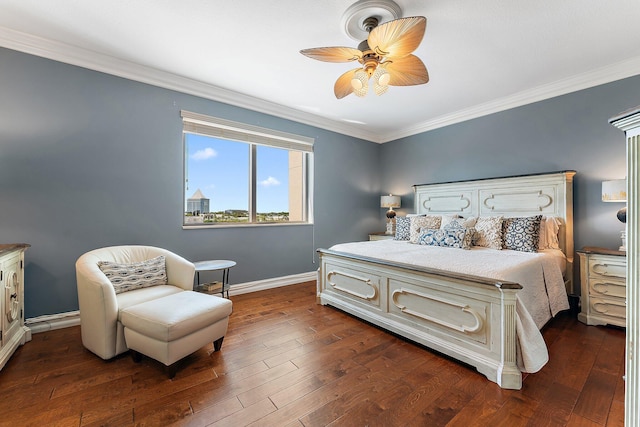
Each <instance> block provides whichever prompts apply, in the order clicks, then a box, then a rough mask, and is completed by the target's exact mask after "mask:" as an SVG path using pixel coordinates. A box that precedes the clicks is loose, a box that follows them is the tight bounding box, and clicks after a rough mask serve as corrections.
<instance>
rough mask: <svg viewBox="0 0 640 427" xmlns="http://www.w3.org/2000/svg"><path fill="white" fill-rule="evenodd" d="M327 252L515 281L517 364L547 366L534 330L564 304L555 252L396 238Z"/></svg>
mask: <svg viewBox="0 0 640 427" xmlns="http://www.w3.org/2000/svg"><path fill="white" fill-rule="evenodd" d="M331 250H334V251H340V252H347V253H352V254H357V255H361V256H367V257H371V258H378V259H383V260H388V261H394V262H400V263H405V264H411V265H417V266H422V267H429V268H436V269H439V270H445V271H452V272H456V273H464V274H471V275H475V276H482V277H487V278H491V279H495V280H504V281H510V282H516V283H519V284H520V285H521V286H522V288H523V289H522V290H521V291H520V292H518V299H517V304H516V314H517V325H516V332H517V334H518V341H519V344H520V345H519V347H520V348H519V351H518V358H519V360H518V362H519V365H520V369H521V370H522V371H524V372H537V371H538V370H539V369H540V368H542V366H544V365H545V364H546V362H547V361H548V353H547V348H546V345H545V342H544V339H543V338H542V334H541V333H540V331H539V329H540V328H542V326H544V324H545V323H546V322H547V321H549V319H551V318H552V317H553V316H555V315H556V314H557V313H558V312H560V311H562V310H566V309H568V308H569V301H568V298H567V294H566V290H565V287H564V280H563V277H562V269H563V266H564V262H565V258H564V255H563V254H562V252H561V251H558V250H544V251H540V252H537V253H529V252H519V251H511V250H501V251H500V250H495V249H487V248H478V247H474V248H472V249H470V250H464V249H456V248H442V247H434V246H423V245H416V244H411V243H409V242H405V241H396V240H376V241H369V242H353V243H343V244H338V245H334V246H332V247H331Z"/></svg>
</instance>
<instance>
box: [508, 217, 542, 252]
mask: <svg viewBox="0 0 640 427" xmlns="http://www.w3.org/2000/svg"><path fill="white" fill-rule="evenodd" d="M541 220H542V215H536V216H530V217H520V218H505V219H504V220H503V221H502V233H503V236H504V248H505V249H511V250H514V251H522V252H538V240H539V239H540V221H541Z"/></svg>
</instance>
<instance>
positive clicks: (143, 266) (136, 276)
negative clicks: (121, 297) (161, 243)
mask: <svg viewBox="0 0 640 427" xmlns="http://www.w3.org/2000/svg"><path fill="white" fill-rule="evenodd" d="M98 268H100V270H102V272H103V273H104V275H105V276H107V278H108V279H109V281H111V284H112V285H113V288H114V289H115V291H116V294H120V293H122V292H127V291H132V290H134V289H142V288H148V287H150V286H156V285H166V284H167V269H166V266H165V258H164V256H163V255H160V256H158V257H155V258H152V259H148V260H146V261H141V262H134V263H131V264H118V263H115V262H111V261H99V262H98Z"/></svg>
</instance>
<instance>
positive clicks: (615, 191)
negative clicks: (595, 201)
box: [602, 179, 627, 202]
mask: <svg viewBox="0 0 640 427" xmlns="http://www.w3.org/2000/svg"><path fill="white" fill-rule="evenodd" d="M602 201H603V202H626V201H627V180H626V179H613V180H611V181H602Z"/></svg>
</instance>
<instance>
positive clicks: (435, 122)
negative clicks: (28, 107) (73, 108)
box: [0, 27, 640, 143]
mask: <svg viewBox="0 0 640 427" xmlns="http://www.w3.org/2000/svg"><path fill="white" fill-rule="evenodd" d="M0 46H2V47H6V48H8V49H12V50H16V51H20V52H24V53H28V54H31V55H35V56H40V57H43V58H47V59H52V60H54V61H59V62H63V63H66V64H71V65H76V66H78V67H82V68H87V69H90V70H94V71H99V72H103V73H106V74H110V75H114V76H118V77H122V78H125V79H129V80H133V81H137V82H141V83H146V84H149V85H152V86H158V87H161V88H164V89H170V90H175V91H177V92H181V93H185V94H189V95H194V96H198V97H201V98H205V99H210V100H213V101H217V102H222V103H225V104H229V105H233V106H236V107H241V108H245V109H247V110H252V111H256V112H260V113H263V114H269V115H272V116H275V117H280V118H282V119H287V120H292V121H295V122H298V123H302V124H306V125H309V126H314V127H317V128H320V129H325V130H328V131H332V132H336V133H339V134H342V135H347V136H351V137H354V138H360V139H363V140H366V141H370V142H375V143H385V142H390V141H394V140H397V139H400V138H405V137H408V136H412V135H416V134H419V133H423V132H427V131H430V130H434V129H438V128H441V127H445V126H449V125H452V124H455V123H460V122H463V121H466V120H471V119H475V118H478V117H482V116H486V115H489V114H493V113H497V112H501V111H505V110H508V109H511V108H516V107H520V106H523V105H526V104H531V103H533V102H538V101H542V100H545V99H549V98H553V97H556V96H560V95H565V94H567V93H570V92H575V91H578V90H582V89H587V88H589V87H593V86H597V85H600V84H604V83H609V82H612V81H615V80H620V79H623V78H627V77H631V76H634V75H638V74H640V57H634V58H630V59H628V60H625V61H621V62H619V63H616V64H613V65H610V66H606V67H602V68H599V69H596V70H592V71H588V72H585V73H582V74H579V75H577V76H572V77H569V78H567V79H564V80H560V81H557V82H553V83H550V84H547V85H542V86H538V87H536V88H533V89H529V90H526V91H522V92H519V93H516V94H514V95H510V96H507V97H503V98H500V99H496V100H493V101H490V102H486V103H483V104H479V105H476V106H472V107H469V108H465V109H462V110H459V111H456V112H454V113H452V114H447V115H443V116H440V117H436V118H434V119H431V120H427V121H424V122H422V123H419V124H417V125H415V126H411V127H407V128H403V129H398V130H397V131H393V132H388V133H384V134H381V133H378V132H372V131H367V130H366V129H365V128H364V127H359V126H354V125H350V124H348V123H345V122H342V121H337V120H331V119H327V118H324V117H320V116H318V115H315V114H312V113H307V112H304V111H300V110H296V109H293V108H290V107H285V106H282V105H278V104H275V103H273V102H269V101H265V100H263V99H259V98H255V97H252V96H249V95H245V94H242V93H238V92H234V91H231V90H228V89H223V88H220V87H218V86H214V85H211V84H206V83H203V82H200V81H197V80H193V79H189V78H186V77H182V76H178V75H176V74H172V73H168V72H165V71H160V70H157V69H154V68H151V67H146V66H143V65H139V64H135V63H133V62H130V61H125V60H122V59H119V58H115V57H113V56H109V55H104V54H101V53H97V52H93V51H90V50H87V49H83V48H80V47H77V46H72V45H69V44H65V43H60V42H56V41H53V40H48V39H44V38H41V37H37V36H33V35H30V34H26V33H22V32H19V31H15V30H11V29H8V28H5V27H0Z"/></svg>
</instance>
